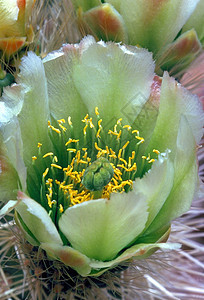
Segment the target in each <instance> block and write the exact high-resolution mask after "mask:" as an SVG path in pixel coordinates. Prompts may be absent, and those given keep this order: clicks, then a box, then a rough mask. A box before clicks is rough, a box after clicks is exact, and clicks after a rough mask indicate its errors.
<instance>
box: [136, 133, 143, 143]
mask: <svg viewBox="0 0 204 300" xmlns="http://www.w3.org/2000/svg"><path fill="white" fill-rule="evenodd" d="M135 138H136V139H137V140H139V141H141V143H144V138H143V137H141V136H137V135H136V137H135Z"/></svg>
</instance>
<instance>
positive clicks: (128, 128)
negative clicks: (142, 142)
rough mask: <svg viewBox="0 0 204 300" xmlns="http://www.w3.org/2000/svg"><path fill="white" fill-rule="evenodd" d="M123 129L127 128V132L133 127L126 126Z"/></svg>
mask: <svg viewBox="0 0 204 300" xmlns="http://www.w3.org/2000/svg"><path fill="white" fill-rule="evenodd" d="M123 128H127V130H131V129H132V127H131V126H130V125H124V126H123Z"/></svg>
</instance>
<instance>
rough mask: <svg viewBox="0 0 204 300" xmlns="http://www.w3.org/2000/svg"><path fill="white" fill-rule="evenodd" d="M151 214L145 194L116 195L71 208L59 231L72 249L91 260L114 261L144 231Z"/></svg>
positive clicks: (60, 222)
mask: <svg viewBox="0 0 204 300" xmlns="http://www.w3.org/2000/svg"><path fill="white" fill-rule="evenodd" d="M147 217H148V212H147V204H146V201H145V198H144V196H143V195H141V194H136V193H135V192H129V193H128V194H125V193H123V194H112V195H111V198H110V200H107V199H98V200H90V201H88V202H84V203H82V204H78V205H75V206H73V207H70V208H68V209H67V210H66V211H65V212H64V214H63V215H62V217H61V218H60V220H59V227H60V230H61V231H62V232H63V234H64V235H65V236H66V237H67V239H68V240H69V241H70V243H71V245H72V246H73V247H74V248H75V249H76V250H78V251H80V252H82V253H83V254H85V255H86V256H88V257H89V258H93V259H97V260H102V261H103V260H110V259H113V258H114V257H115V256H116V255H117V253H118V252H119V251H120V250H122V249H123V248H124V247H125V246H127V245H128V244H129V243H130V242H131V241H132V240H133V239H135V238H136V237H137V236H138V235H139V234H140V233H141V232H142V230H143V229H144V227H145V223H146V221H147Z"/></svg>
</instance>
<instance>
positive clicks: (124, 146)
mask: <svg viewBox="0 0 204 300" xmlns="http://www.w3.org/2000/svg"><path fill="white" fill-rule="evenodd" d="M129 143H130V142H129V141H127V142H126V143H125V145H123V146H122V149H125V148H126V147H127V146H128V144H129Z"/></svg>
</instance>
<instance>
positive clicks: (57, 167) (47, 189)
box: [32, 107, 159, 223]
mask: <svg viewBox="0 0 204 300" xmlns="http://www.w3.org/2000/svg"><path fill="white" fill-rule="evenodd" d="M95 115H96V116H95V119H94V121H93V118H90V117H89V115H88V114H87V115H86V116H85V117H84V119H83V120H82V127H81V132H79V138H78V137H77V138H76V137H75V136H74V131H73V125H72V121H71V117H68V119H67V121H65V120H64V119H60V120H57V121H56V120H53V123H54V125H52V124H51V122H50V121H48V130H49V136H50V139H51V141H52V144H53V151H50V152H47V153H45V154H42V152H43V144H42V143H40V142H39V143H38V145H37V147H38V156H33V157H32V159H33V165H34V167H35V168H36V162H37V161H40V162H41V163H43V164H44V165H45V170H44V172H43V173H42V175H40V177H39V175H38V178H39V180H40V186H41V187H40V196H39V199H35V200H36V201H38V202H40V203H41V205H43V206H44V207H45V209H46V210H47V211H48V212H49V214H50V216H51V218H52V220H53V221H54V222H55V223H58V220H59V217H60V215H61V214H62V213H63V212H64V210H66V209H67V208H68V207H70V206H73V205H76V204H79V203H82V202H85V201H88V200H91V199H96V198H107V199H110V195H111V193H123V192H126V193H127V192H128V191H130V190H131V189H132V185H133V181H134V180H135V178H136V177H142V176H143V175H144V173H145V172H146V170H148V169H149V168H150V165H151V163H153V162H154V160H155V159H154V158H151V157H150V154H149V155H148V156H140V157H139V156H138V155H137V154H138V149H139V146H140V145H141V144H143V143H144V138H143V137H142V136H140V133H139V131H138V130H137V129H133V128H132V127H131V126H130V125H123V124H122V119H118V120H117V122H116V124H115V125H114V126H113V128H112V129H108V130H106V129H104V128H103V126H102V119H100V116H99V112H98V108H97V107H96V109H95ZM153 152H154V153H155V154H159V151H158V150H155V149H154V150H153ZM100 158H104V159H105V160H106V161H107V162H108V163H109V164H110V167H111V169H112V170H113V174H112V175H111V177H112V178H109V179H108V180H107V182H108V183H107V184H106V185H105V186H103V187H102V189H101V191H100V193H95V192H94V190H93V189H88V188H87V186H86V187H85V185H84V184H83V178H84V175H85V174H86V173H87V172H86V170H87V168H88V167H89V166H90V165H91V164H94V162H95V161H97V160H98V159H100ZM138 162H139V165H140V170H138V167H137V165H138ZM84 181H85V180H84ZM104 182H106V180H104ZM96 195H97V196H96Z"/></svg>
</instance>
